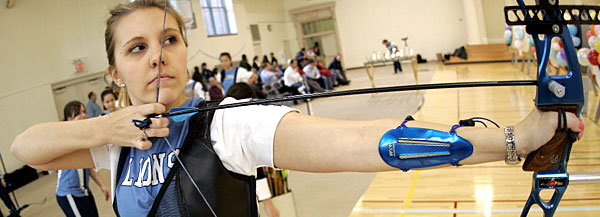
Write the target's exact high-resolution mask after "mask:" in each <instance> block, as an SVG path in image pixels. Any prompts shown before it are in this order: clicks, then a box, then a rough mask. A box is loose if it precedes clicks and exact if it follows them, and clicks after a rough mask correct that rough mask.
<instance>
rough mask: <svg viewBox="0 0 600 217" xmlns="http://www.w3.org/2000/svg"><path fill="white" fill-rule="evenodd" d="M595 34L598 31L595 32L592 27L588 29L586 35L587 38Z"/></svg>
mask: <svg viewBox="0 0 600 217" xmlns="http://www.w3.org/2000/svg"><path fill="white" fill-rule="evenodd" d="M595 35H596V33H595V32H594V31H592V30H591V29H590V30H588V31H587V32H586V33H585V37H586V38H590V37H592V36H595Z"/></svg>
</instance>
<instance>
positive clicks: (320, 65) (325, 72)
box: [315, 56, 337, 89]
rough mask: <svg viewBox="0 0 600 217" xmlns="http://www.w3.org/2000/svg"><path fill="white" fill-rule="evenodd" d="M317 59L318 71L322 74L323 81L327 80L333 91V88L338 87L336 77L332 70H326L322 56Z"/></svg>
mask: <svg viewBox="0 0 600 217" xmlns="http://www.w3.org/2000/svg"><path fill="white" fill-rule="evenodd" d="M316 59H317V60H316V61H315V63H316V66H317V69H319V73H321V75H322V76H323V79H325V82H327V83H328V84H329V85H328V86H329V87H331V89H333V87H335V86H337V85H335V79H336V78H335V75H334V74H332V73H331V70H329V69H327V68H325V66H324V65H323V63H321V62H322V61H323V59H322V58H321V57H320V56H317V57H316Z"/></svg>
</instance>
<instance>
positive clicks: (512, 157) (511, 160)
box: [504, 126, 521, 165]
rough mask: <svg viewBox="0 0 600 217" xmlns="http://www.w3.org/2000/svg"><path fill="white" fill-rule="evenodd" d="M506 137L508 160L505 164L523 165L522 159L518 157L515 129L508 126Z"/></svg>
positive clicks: (506, 159)
mask: <svg viewBox="0 0 600 217" xmlns="http://www.w3.org/2000/svg"><path fill="white" fill-rule="evenodd" d="M504 135H505V136H506V158H504V162H506V164H508V165H516V164H519V163H521V158H520V157H519V156H518V155H517V146H516V145H515V127H514V126H507V127H506V128H504Z"/></svg>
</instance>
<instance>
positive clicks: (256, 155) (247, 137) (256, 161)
mask: <svg viewBox="0 0 600 217" xmlns="http://www.w3.org/2000/svg"><path fill="white" fill-rule="evenodd" d="M247 100H248V99H246V100H235V99H233V98H225V99H224V100H223V102H221V105H222V104H230V103H236V102H243V101H247ZM292 111H294V112H298V110H295V109H292V108H289V107H285V106H276V105H268V106H267V105H253V106H242V107H236V108H228V109H220V110H216V111H215V115H214V117H213V120H212V123H211V125H210V128H211V135H210V136H211V140H212V143H213V148H214V150H215V152H216V153H217V155H218V156H219V158H220V159H221V162H222V163H223V165H224V166H225V168H227V169H228V170H230V171H232V172H235V173H239V174H243V175H248V176H250V175H255V173H256V168H257V167H261V166H268V167H274V163H273V140H274V139H275V130H276V129H277V125H278V124H279V121H280V120H281V118H282V117H283V116H284V115H285V114H287V113H288V112H292ZM90 152H91V153H92V158H93V160H94V165H95V167H96V169H109V170H111V189H112V192H113V198H114V190H115V183H116V180H115V179H116V177H117V176H116V172H117V166H118V163H119V156H120V153H121V146H118V145H113V144H107V145H103V146H100V147H96V148H91V149H90ZM186 166H188V165H186Z"/></svg>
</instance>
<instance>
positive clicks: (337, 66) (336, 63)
mask: <svg viewBox="0 0 600 217" xmlns="http://www.w3.org/2000/svg"><path fill="white" fill-rule="evenodd" d="M327 69H329V70H331V73H334V74H336V75H337V81H338V83H340V84H341V85H348V84H349V83H350V80H348V77H346V68H344V67H343V66H342V56H340V55H337V56H335V58H333V61H331V63H330V64H329V67H327Z"/></svg>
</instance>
